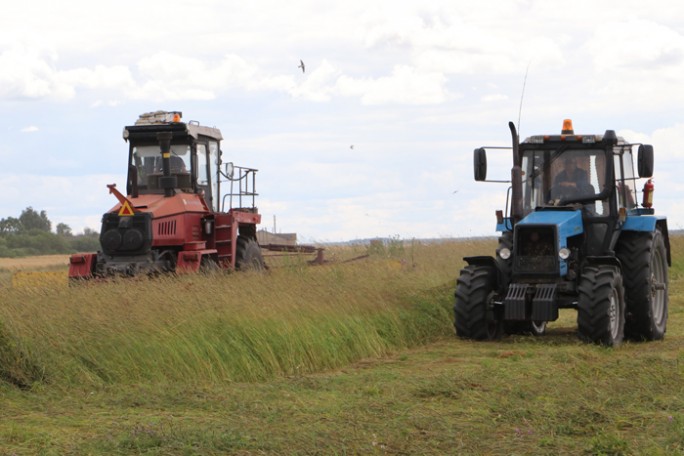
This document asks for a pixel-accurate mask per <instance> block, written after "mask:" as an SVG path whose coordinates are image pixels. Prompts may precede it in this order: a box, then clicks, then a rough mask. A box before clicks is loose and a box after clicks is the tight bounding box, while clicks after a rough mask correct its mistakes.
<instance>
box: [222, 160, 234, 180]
mask: <svg viewBox="0 0 684 456" xmlns="http://www.w3.org/2000/svg"><path fill="white" fill-rule="evenodd" d="M234 172H235V166H233V162H228V163H226V172H225V173H224V174H225V175H226V177H228V179H232V178H233V173H234Z"/></svg>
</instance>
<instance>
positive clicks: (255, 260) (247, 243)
mask: <svg viewBox="0 0 684 456" xmlns="http://www.w3.org/2000/svg"><path fill="white" fill-rule="evenodd" d="M265 268H266V265H265V263H264V257H263V256H262V254H261V247H259V244H257V242H256V241H255V240H254V239H251V238H247V237H244V236H238V238H237V247H236V253H235V269H237V270H238V271H261V270H263V269H265Z"/></svg>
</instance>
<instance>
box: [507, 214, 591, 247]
mask: <svg viewBox="0 0 684 456" xmlns="http://www.w3.org/2000/svg"><path fill="white" fill-rule="evenodd" d="M518 225H556V226H557V227H558V228H557V230H558V239H559V241H560V242H561V244H562V245H561V247H564V244H565V242H564V241H565V240H566V239H567V238H569V237H572V236H575V235H578V234H582V233H583V232H584V229H583V228H582V211H580V210H570V211H568V210H552V209H542V210H538V211H536V212H532V213H530V214H528V215H527V216H526V217H525V218H523V219H522V220H521V221H519V222H518Z"/></svg>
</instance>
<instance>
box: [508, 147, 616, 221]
mask: <svg viewBox="0 0 684 456" xmlns="http://www.w3.org/2000/svg"><path fill="white" fill-rule="evenodd" d="M522 172H523V210H524V212H525V213H529V212H531V211H533V210H534V209H535V208H536V207H540V206H559V205H566V204H571V203H582V204H583V205H584V207H585V208H586V209H587V210H588V212H589V213H590V214H592V215H607V214H608V210H609V209H608V208H609V205H608V204H607V202H606V203H605V204H604V203H599V204H596V201H595V200H596V199H597V198H598V194H599V193H601V191H602V190H603V189H604V187H605V184H606V153H605V151H604V150H603V149H569V148H567V147H565V148H564V147H562V146H561V147H559V148H556V149H538V150H524V151H522Z"/></svg>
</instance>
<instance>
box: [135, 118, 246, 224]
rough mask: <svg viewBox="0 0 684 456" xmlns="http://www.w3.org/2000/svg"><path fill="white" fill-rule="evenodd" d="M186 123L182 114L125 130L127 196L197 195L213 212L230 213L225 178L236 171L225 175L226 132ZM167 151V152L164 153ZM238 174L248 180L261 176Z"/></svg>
mask: <svg viewBox="0 0 684 456" xmlns="http://www.w3.org/2000/svg"><path fill="white" fill-rule="evenodd" d="M181 118H182V113H180V112H177V111H174V112H166V111H156V112H151V113H145V114H142V115H141V116H140V117H139V118H138V120H137V121H136V122H135V125H132V126H128V127H125V128H124V132H123V137H124V139H125V140H126V141H128V143H129V154H128V179H127V192H128V194H129V195H132V196H134V197H136V196H137V195H138V194H143V195H144V194H157V193H158V194H166V195H167V196H171V195H173V194H176V193H179V192H180V193H195V194H199V195H201V196H202V197H203V198H204V201H205V202H206V204H207V207H208V208H210V209H211V211H213V212H222V211H225V210H226V208H224V204H223V202H224V199H222V198H221V182H222V179H221V178H222V176H223V178H224V181H232V179H233V174H232V173H233V170H234V169H235V168H234V167H233V166H232V164H230V163H226V164H225V165H224V166H225V169H221V148H220V144H221V140H222V139H223V137H222V136H221V132H220V131H219V130H218V129H217V128H212V127H205V126H202V125H200V124H199V123H198V122H195V121H190V122H188V123H184V122H182V121H181ZM164 142H168V145H167V146H165V145H164ZM165 147H168V150H166V151H164V150H163V149H164V148H165ZM239 169H240V171H242V172H244V173H248V174H249V173H251V174H254V173H255V172H256V170H253V169H248V168H239ZM240 177H242V178H244V177H245V176H240ZM246 181H247V182H249V181H250V180H249V179H246ZM251 181H252V182H253V176H252V180H251ZM229 190H230V189H229ZM231 192H232V190H231ZM250 193H251V194H253V193H254V192H253V191H252V192H250ZM225 196H226V197H227V196H230V195H225Z"/></svg>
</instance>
